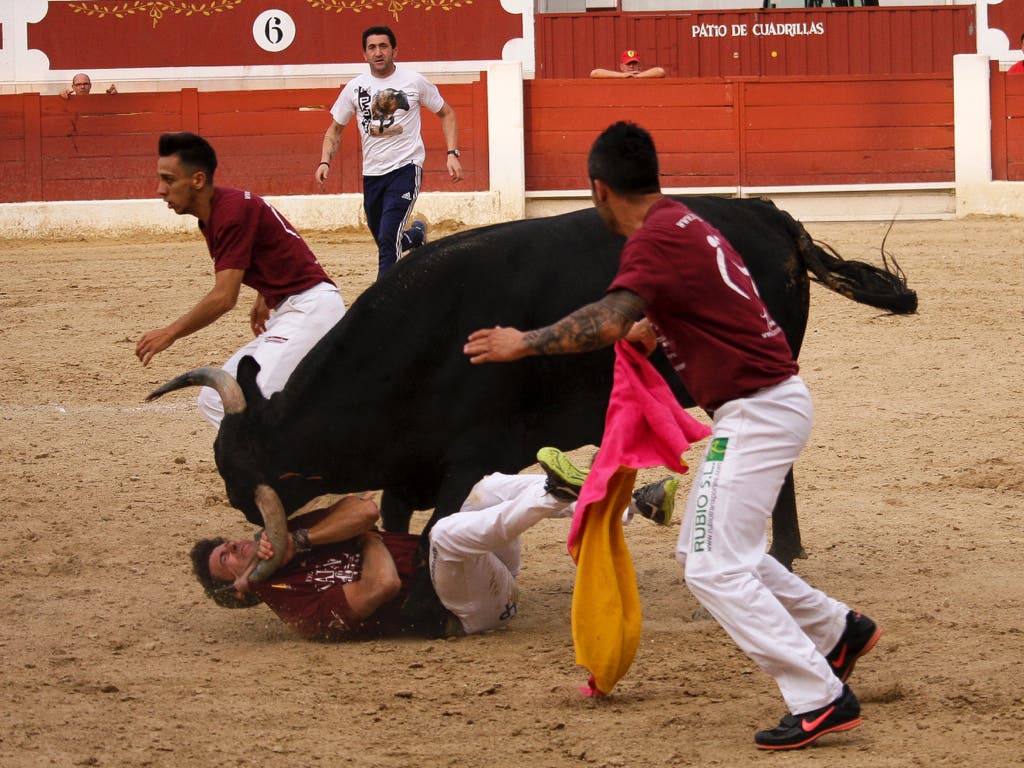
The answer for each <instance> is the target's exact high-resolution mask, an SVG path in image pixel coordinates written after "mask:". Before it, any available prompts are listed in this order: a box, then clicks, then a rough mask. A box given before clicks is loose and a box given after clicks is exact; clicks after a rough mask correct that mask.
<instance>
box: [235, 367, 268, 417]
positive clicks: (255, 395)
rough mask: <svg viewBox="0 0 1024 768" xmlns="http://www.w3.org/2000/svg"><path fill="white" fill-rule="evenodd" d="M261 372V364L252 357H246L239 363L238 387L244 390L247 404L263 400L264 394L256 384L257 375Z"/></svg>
mask: <svg viewBox="0 0 1024 768" xmlns="http://www.w3.org/2000/svg"><path fill="white" fill-rule="evenodd" d="M259 372H260V364H259V363H257V362H256V358H254V357H253V356H252V355H246V356H245V357H243V358H242V359H241V360H240V361H239V362H238V376H237V379H238V386H240V387H241V388H242V394H243V395H245V402H246V403H248V404H250V405H251V404H252V403H254V402H257V401H259V400H263V399H264V398H263V393H262V392H260V388H259V386H257V384H256V374H257V373H259Z"/></svg>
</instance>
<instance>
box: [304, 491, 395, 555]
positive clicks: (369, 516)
mask: <svg viewBox="0 0 1024 768" xmlns="http://www.w3.org/2000/svg"><path fill="white" fill-rule="evenodd" d="M379 517H380V511H379V510H378V509H377V505H376V504H374V503H373V501H372V500H370V499H367V498H363V497H361V496H345V497H344V498H343V499H341V500H340V501H338V502H337V503H335V504H334V505H333V506H332V507H330V512H328V513H327V515H325V516H324V517H323V518H322V519H321V520H320V521H319V522H317V523H315V524H314V525H311V526H310V527H309V543H310V545H311V546H314V547H315V546H317V545H320V544H333V543H335V542H338V541H347V540H348V539H352V538H355V537H356V536H359V535H361V534H364V533H367V532H369V531H372V530H373V529H374V527H375V526H376V524H377V520H378V519H379ZM301 524H302V523H301V518H300V522H299V525H301Z"/></svg>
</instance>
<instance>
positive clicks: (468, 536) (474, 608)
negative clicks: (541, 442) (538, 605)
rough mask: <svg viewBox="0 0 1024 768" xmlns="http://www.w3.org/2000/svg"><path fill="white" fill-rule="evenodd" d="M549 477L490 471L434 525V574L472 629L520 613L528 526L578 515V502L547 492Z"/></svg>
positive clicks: (443, 596) (445, 599)
mask: <svg viewBox="0 0 1024 768" xmlns="http://www.w3.org/2000/svg"><path fill="white" fill-rule="evenodd" d="M545 482H546V478H545V476H544V475H503V474H499V473H495V474H493V475H487V476H486V477H484V478H483V479H482V480H481V481H480V482H478V483H477V484H476V485H474V486H473V490H471V491H470V492H469V496H468V497H467V498H466V501H465V502H464V503H463V505H462V508H461V509H460V510H459V512H458V513H457V514H454V515H449V516H448V517H445V518H442V519H441V520H439V521H438V522H437V523H436V524H435V525H434V527H433V528H432V529H431V531H430V577H431V579H432V581H433V582H434V589H435V590H436V591H437V596H438V598H439V599H440V600H441V602H442V603H443V604H444V607H445V608H447V609H448V610H449V611H451V612H452V613H453V614H455V616H457V617H458V619H459V621H460V622H462V628H463V629H464V630H465V632H466V634H473V633H476V632H486V631H488V630H491V629H497V628H498V627H503V626H505V625H506V624H507V622H508V621H509V619H511V618H512V617H513V616H515V615H516V602H517V600H518V595H519V592H518V589H517V588H516V576H517V575H518V574H519V564H520V539H519V537H520V535H521V534H522V533H523V531H525V530H526V529H527V528H529V527H530V526H532V525H534V524H536V523H538V522H539V521H541V520H543V519H545V518H548V517H567V516H571V515H572V512H573V509H574V508H575V502H569V503H567V502H565V501H561V500H559V499H556V498H555V497H554V496H551V495H550V494H548V493H546V492H545V491H544V483H545Z"/></svg>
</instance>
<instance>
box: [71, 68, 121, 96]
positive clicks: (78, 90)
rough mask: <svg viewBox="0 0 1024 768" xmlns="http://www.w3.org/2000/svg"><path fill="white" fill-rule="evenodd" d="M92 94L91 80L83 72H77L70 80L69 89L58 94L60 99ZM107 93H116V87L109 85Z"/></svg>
mask: <svg viewBox="0 0 1024 768" xmlns="http://www.w3.org/2000/svg"><path fill="white" fill-rule="evenodd" d="M91 92H92V80H91V79H89V76H88V75H87V74H85V72H79V73H78V74H77V75H75V76H74V77H73V78H71V87H70V88H65V89H64V90H62V91H61V92H60V97H61V98H62V99H69V98H71V97H72V96H88V95H89V94H90V93H91ZM107 93H117V86H116V85H111V86H110V87H109V88H107Z"/></svg>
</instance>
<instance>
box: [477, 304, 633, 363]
mask: <svg viewBox="0 0 1024 768" xmlns="http://www.w3.org/2000/svg"><path fill="white" fill-rule="evenodd" d="M645 306H646V303H645V302H644V300H643V299H641V298H640V297H639V296H638V295H637V294H635V293H633V292H632V291H625V290H618V291H612V292H611V293H608V294H605V296H604V297H603V298H602V299H600V300H599V301H595V302H594V303H593V304H587V305H586V306H585V307H580V308H579V309H577V310H576V311H575V312H573V313H572V314H571V315H567V316H566V317H563V318H562V319H561V320H559V321H558V322H557V323H553V324H552V325H549V326H547V327H546V328H538V329H537V330H535V331H526V332H525V333H524V332H523V331H519V330H517V329H515V328H502V327H501V326H498V327H496V328H485V329H481V330H479V331H474V332H473V333H471V334H470V335H469V340H468V342H467V343H466V345H465V346H464V347H463V352H465V353H466V354H467V355H469V359H470V362H472V363H499V362H508V361H511V360H518V359H520V358H523V357H529V356H531V355H562V354H566V353H569V352H590V351H591V350H594V349H600V348H601V347H607V346H610V345H611V344H614V343H615V342H616V341H618V340H619V339H621V338H623V337H624V336H626V334H628V333H629V331H630V329H631V328H632V327H633V323H635V322H636V321H637V320H639V319H640V318H641V317H643V314H644V307H645Z"/></svg>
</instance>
